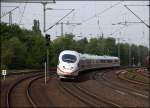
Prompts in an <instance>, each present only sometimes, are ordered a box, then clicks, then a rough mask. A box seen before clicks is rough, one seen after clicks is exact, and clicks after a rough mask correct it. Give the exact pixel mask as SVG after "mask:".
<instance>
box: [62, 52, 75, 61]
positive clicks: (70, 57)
mask: <svg viewBox="0 0 150 108" xmlns="http://www.w3.org/2000/svg"><path fill="white" fill-rule="evenodd" d="M62 60H63V61H64V62H67V63H74V62H76V60H77V57H76V56H74V55H71V54H64V55H63V56H62Z"/></svg>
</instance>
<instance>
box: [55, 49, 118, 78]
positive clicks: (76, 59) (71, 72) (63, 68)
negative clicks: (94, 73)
mask: <svg viewBox="0 0 150 108" xmlns="http://www.w3.org/2000/svg"><path fill="white" fill-rule="evenodd" d="M119 66H120V59H119V58H118V57H113V56H97V55H89V54H81V53H78V52H76V51H71V50H65V51H62V52H61V53H60V55H59V63H58V65H57V75H58V76H59V78H60V79H61V78H75V77H77V76H78V74H79V71H83V70H88V69H96V68H108V67H119Z"/></svg>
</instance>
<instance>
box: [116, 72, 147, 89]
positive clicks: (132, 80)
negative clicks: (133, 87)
mask: <svg viewBox="0 0 150 108" xmlns="http://www.w3.org/2000/svg"><path fill="white" fill-rule="evenodd" d="M117 77H118V78H120V79H121V80H125V81H128V82H130V83H134V84H137V85H140V86H149V83H144V82H142V81H139V80H135V79H129V78H128V77H126V76H123V75H122V74H121V72H120V73H119V74H117Z"/></svg>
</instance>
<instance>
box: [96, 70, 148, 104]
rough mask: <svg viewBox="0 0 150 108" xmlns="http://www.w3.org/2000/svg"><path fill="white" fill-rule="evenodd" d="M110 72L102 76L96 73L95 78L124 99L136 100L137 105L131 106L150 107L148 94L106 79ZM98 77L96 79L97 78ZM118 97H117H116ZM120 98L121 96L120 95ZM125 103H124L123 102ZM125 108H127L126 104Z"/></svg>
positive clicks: (103, 73)
mask: <svg viewBox="0 0 150 108" xmlns="http://www.w3.org/2000/svg"><path fill="white" fill-rule="evenodd" d="M107 73H108V72H102V73H101V74H100V75H97V73H94V76H93V78H94V79H95V80H96V81H97V82H98V83H100V84H102V85H105V86H106V87H109V88H111V89H112V90H113V91H114V92H116V93H118V94H120V95H122V96H124V99H125V100H126V98H129V96H130V98H129V100H131V101H132V100H134V101H135V103H131V104H130V105H133V106H134V107H136V105H137V106H141V107H142V106H149V105H148V99H149V97H148V93H147V94H145V93H142V92H141V91H138V90H134V89H132V88H130V89H129V88H128V87H124V86H122V85H118V84H115V83H114V82H113V80H108V79H107V78H106V77H104V75H105V74H107ZM95 77H96V78H95ZM116 96H117V95H116ZM118 96H119V95H118ZM122 102H124V101H122ZM122 104H123V103H122ZM123 106H126V104H125V103H124V105H123ZM127 106H128V105H127Z"/></svg>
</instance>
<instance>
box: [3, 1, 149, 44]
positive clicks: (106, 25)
mask: <svg viewBox="0 0 150 108" xmlns="http://www.w3.org/2000/svg"><path fill="white" fill-rule="evenodd" d="M115 4H118V5H115ZM148 4H149V2H148V1H125V2H120V1H56V4H47V5H46V7H47V8H53V9H75V11H73V12H72V13H71V14H70V15H69V16H68V17H66V18H65V19H64V20H62V21H63V22H65V23H66V22H68V21H69V22H70V23H82V25H64V33H65V32H66V33H73V34H75V35H77V36H82V37H76V39H81V38H83V36H86V37H88V38H90V37H91V36H92V37H97V36H98V35H100V34H102V32H103V33H104V37H114V38H121V40H122V41H123V40H124V42H126V41H128V42H130V43H135V44H138V45H139V44H140V45H144V46H149V29H148V28H147V27H146V26H145V25H144V24H142V23H131V24H128V25H112V24H117V23H119V22H125V21H127V22H140V20H139V19H137V18H136V17H135V16H134V15H133V14H132V13H131V12H130V11H129V10H127V9H126V8H125V7H124V6H123V5H148ZM114 5H115V6H114ZM1 6H2V7H1V15H3V14H4V13H6V12H8V11H10V10H12V9H13V8H14V7H3V6H19V8H18V9H16V10H14V11H13V16H12V18H13V23H17V24H21V25H20V26H21V27H24V28H27V29H31V28H32V25H33V20H34V19H37V20H40V28H41V30H42V31H43V6H42V4H38V3H36V4H31V3H18V4H16V3H9V4H6V3H2V4H1ZM110 6H114V7H112V8H110ZM128 7H129V8H130V9H131V10H132V11H133V12H134V13H135V14H136V15H138V16H139V17H140V18H141V19H142V20H144V22H145V23H146V24H148V25H149V7H148V6H128ZM105 9H107V10H106V11H104V10H105ZM69 11H70V10H47V11H46V28H49V27H50V26H51V25H53V24H54V23H55V22H57V21H58V20H59V19H61V18H62V17H63V16H64V15H66V14H67V13H68V12H69ZM98 13H101V14H99V15H98ZM22 16H23V17H22ZM92 16H93V17H92ZM1 21H4V22H8V21H9V17H8V15H7V16H5V17H2V18H1ZM47 33H49V34H51V36H52V39H55V38H56V36H58V35H60V34H61V30H60V25H57V26H55V27H53V28H52V29H51V30H49V31H47ZM111 34H112V35H111ZM120 34H121V35H120Z"/></svg>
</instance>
